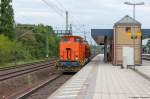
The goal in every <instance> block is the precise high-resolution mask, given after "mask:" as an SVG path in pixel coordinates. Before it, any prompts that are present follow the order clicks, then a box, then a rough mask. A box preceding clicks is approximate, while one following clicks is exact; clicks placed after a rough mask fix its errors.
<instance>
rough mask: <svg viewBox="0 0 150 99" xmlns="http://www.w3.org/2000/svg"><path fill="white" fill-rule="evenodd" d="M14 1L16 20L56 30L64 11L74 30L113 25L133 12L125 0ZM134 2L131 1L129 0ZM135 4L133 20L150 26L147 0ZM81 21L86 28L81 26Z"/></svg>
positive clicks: (63, 16) (144, 26)
mask: <svg viewBox="0 0 150 99" xmlns="http://www.w3.org/2000/svg"><path fill="white" fill-rule="evenodd" d="M45 1H47V2H48V4H49V6H47V5H46V4H45V3H44V2H43V1H42V0H13V8H14V12H15V21H16V22H17V23H30V24H39V23H42V24H47V25H52V26H53V27H54V28H55V29H61V28H62V27H64V26H65V10H68V11H69V16H70V17H69V22H70V23H71V24H73V26H74V28H73V29H74V31H77V30H78V31H77V32H82V31H84V29H85V30H86V31H87V33H88V32H90V29H91V28H112V27H113V24H114V23H115V22H117V21H118V20H120V19H121V18H122V17H124V16H125V15H127V14H128V15H130V16H133V15H132V6H128V5H124V4H123V3H124V2H125V1H127V0H45ZM128 1H131V2H133V1H134V0H128ZM135 1H136V2H141V1H144V2H145V5H144V6H137V7H136V19H137V20H138V21H139V22H141V23H142V28H150V1H149V0H135ZM83 24H84V25H85V27H83Z"/></svg>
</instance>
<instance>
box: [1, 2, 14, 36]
mask: <svg viewBox="0 0 150 99" xmlns="http://www.w3.org/2000/svg"><path fill="white" fill-rule="evenodd" d="M11 3H12V0H1V4H0V7H1V9H0V15H1V17H0V34H4V35H5V36H8V37H9V38H10V39H14V37H15V31H14V12H13V8H12V5H11Z"/></svg>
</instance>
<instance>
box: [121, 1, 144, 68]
mask: <svg viewBox="0 0 150 99" xmlns="http://www.w3.org/2000/svg"><path fill="white" fill-rule="evenodd" d="M124 4H126V5H131V6H133V19H134V20H135V7H136V6H138V5H144V2H138V3H135V2H134V3H131V2H124ZM132 36H133V46H134V69H135V39H136V33H135V26H134V21H133V33H132Z"/></svg>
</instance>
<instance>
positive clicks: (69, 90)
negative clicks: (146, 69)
mask: <svg viewBox="0 0 150 99" xmlns="http://www.w3.org/2000/svg"><path fill="white" fill-rule="evenodd" d="M48 99H150V81H148V80H147V79H145V78H143V77H142V76H140V75H139V74H137V73H136V72H134V71H133V70H131V69H121V68H120V67H119V66H112V65H111V64H105V63H103V56H102V55H98V56H96V57H95V58H94V59H93V60H92V61H91V62H90V63H89V64H87V65H86V66H85V67H84V68H83V69H82V70H81V71H79V72H78V73H77V74H76V75H74V76H73V77H72V78H71V79H70V80H69V81H67V83H65V84H64V85H63V86H62V87H61V88H59V89H58V90H57V91H56V92H54V93H53V94H52V95H51V96H50V97H49V98H48Z"/></svg>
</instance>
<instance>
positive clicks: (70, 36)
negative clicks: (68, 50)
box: [63, 35, 83, 39]
mask: <svg viewBox="0 0 150 99" xmlns="http://www.w3.org/2000/svg"><path fill="white" fill-rule="evenodd" d="M64 37H74V38H75V37H78V38H82V37H81V36H76V35H65V36H63V38H64ZM82 39H83V38H82Z"/></svg>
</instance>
